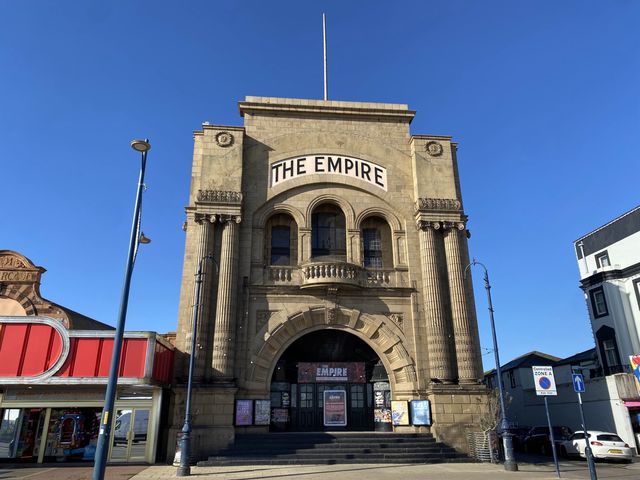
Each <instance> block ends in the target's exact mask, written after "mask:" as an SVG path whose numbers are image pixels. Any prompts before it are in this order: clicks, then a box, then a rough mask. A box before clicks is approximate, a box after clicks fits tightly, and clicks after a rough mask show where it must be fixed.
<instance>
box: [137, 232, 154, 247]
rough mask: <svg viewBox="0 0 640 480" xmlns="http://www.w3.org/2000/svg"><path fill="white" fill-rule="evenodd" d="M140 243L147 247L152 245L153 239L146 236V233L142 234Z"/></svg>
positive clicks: (139, 239)
mask: <svg viewBox="0 0 640 480" xmlns="http://www.w3.org/2000/svg"><path fill="white" fill-rule="evenodd" d="M138 243H142V244H143V245H147V244H149V243H151V239H150V238H148V237H145V236H144V232H140V236H139V237H138Z"/></svg>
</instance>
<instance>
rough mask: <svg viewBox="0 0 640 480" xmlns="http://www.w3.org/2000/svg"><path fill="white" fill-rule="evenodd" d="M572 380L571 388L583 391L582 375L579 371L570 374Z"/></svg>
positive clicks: (579, 391) (578, 391)
mask: <svg viewBox="0 0 640 480" xmlns="http://www.w3.org/2000/svg"><path fill="white" fill-rule="evenodd" d="M571 378H572V380H573V390H574V391H575V392H576V393H584V377H583V376H582V374H581V373H573V374H571Z"/></svg>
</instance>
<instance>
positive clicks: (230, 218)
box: [218, 215, 242, 223]
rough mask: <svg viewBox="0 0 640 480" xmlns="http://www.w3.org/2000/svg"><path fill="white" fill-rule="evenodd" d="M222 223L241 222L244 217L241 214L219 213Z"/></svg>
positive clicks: (219, 219)
mask: <svg viewBox="0 0 640 480" xmlns="http://www.w3.org/2000/svg"><path fill="white" fill-rule="evenodd" d="M218 221H219V222H220V223H240V222H241V221H242V217H241V216H240V215H218Z"/></svg>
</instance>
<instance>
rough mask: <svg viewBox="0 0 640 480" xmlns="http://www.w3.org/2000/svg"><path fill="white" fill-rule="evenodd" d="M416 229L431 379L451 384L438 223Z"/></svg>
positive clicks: (452, 373)
mask: <svg viewBox="0 0 640 480" xmlns="http://www.w3.org/2000/svg"><path fill="white" fill-rule="evenodd" d="M418 225H419V227H420V257H421V259H422V281H423V295H424V313H425V317H426V325H427V347H428V349H429V370H430V376H431V379H435V380H439V381H441V382H442V383H453V379H454V378H455V376H456V373H455V372H454V357H453V355H452V351H451V341H450V336H451V327H450V325H449V322H448V321H447V315H446V313H445V309H444V306H445V302H444V292H443V287H442V283H441V281H440V271H439V268H438V259H439V258H440V256H441V252H439V244H438V241H437V240H438V239H437V238H436V235H439V230H440V223H439V222H419V224H418Z"/></svg>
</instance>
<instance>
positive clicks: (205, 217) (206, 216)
mask: <svg viewBox="0 0 640 480" xmlns="http://www.w3.org/2000/svg"><path fill="white" fill-rule="evenodd" d="M193 219H194V221H195V222H196V223H197V224H198V225H201V224H203V223H216V216H215V215H212V214H210V213H195V214H194V215H193Z"/></svg>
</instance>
